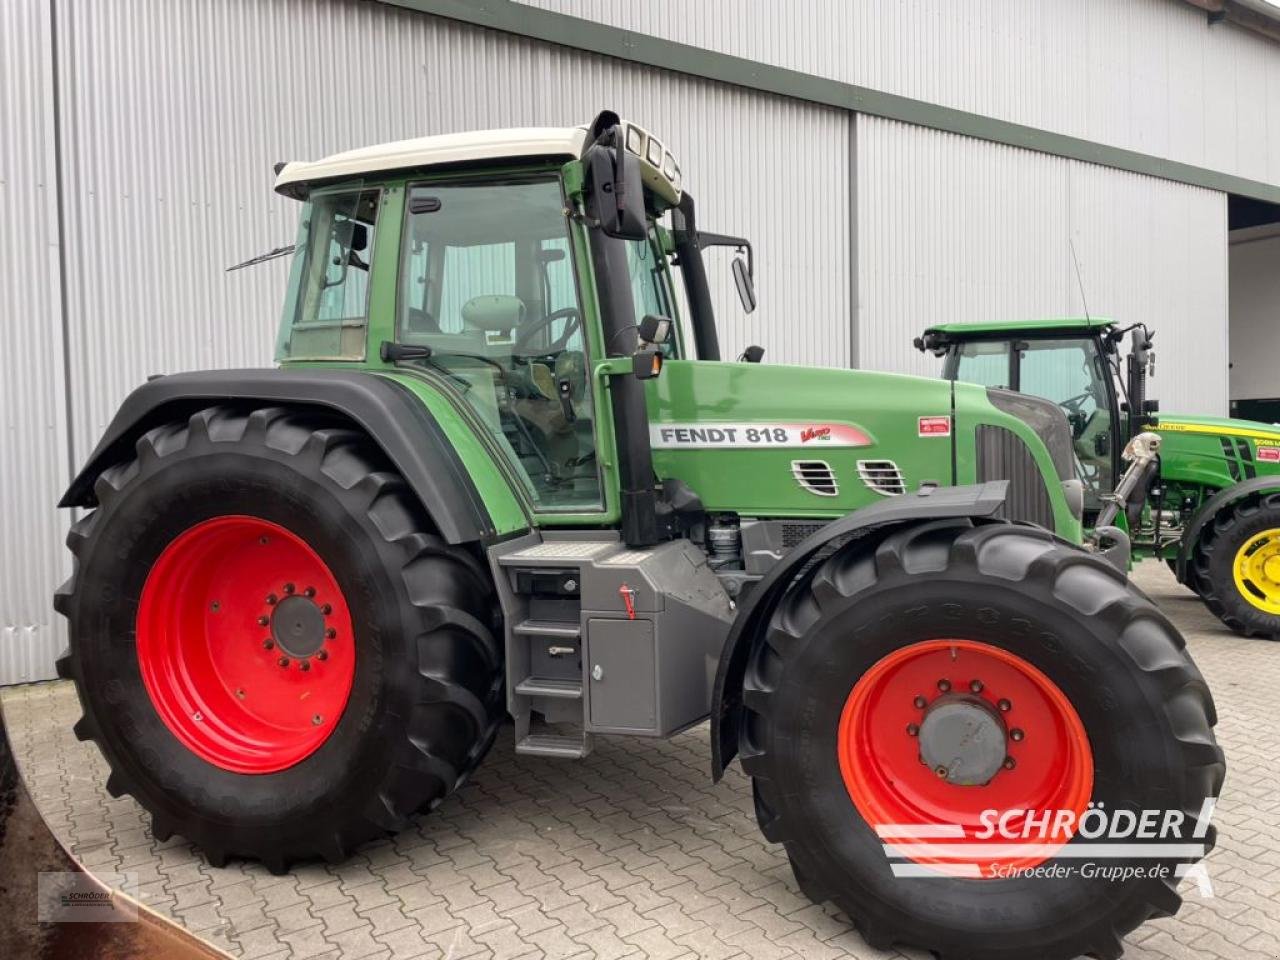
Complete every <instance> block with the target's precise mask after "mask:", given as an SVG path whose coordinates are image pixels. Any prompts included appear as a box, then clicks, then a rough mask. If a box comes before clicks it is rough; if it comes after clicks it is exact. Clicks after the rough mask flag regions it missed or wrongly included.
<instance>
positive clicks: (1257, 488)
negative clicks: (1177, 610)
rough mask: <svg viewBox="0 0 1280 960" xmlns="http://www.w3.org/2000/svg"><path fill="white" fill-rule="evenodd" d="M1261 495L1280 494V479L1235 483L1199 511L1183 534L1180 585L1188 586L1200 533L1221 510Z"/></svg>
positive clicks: (1277, 477)
mask: <svg viewBox="0 0 1280 960" xmlns="http://www.w3.org/2000/svg"><path fill="white" fill-rule="evenodd" d="M1258 493H1280V476H1271V477H1250V478H1249V479H1247V480H1241V481H1240V482H1239V483H1233V484H1232V485H1231V486H1229V487H1223V488H1222V489H1221V490H1219V491H1218V492H1217V493H1215V494H1214V495H1213V496H1212V497H1210V498H1209V499H1208V500H1206V501H1205V502H1204V504H1203V505H1202V506H1201V507H1200V509H1199V510H1197V511H1196V512H1195V515H1194V516H1192V518H1191V522H1190V523H1189V524H1187V529H1186V530H1185V531H1184V532H1183V534H1182V545H1181V546H1180V547H1179V548H1178V559H1177V562H1176V564H1175V567H1176V569H1175V570H1174V573H1175V575H1176V576H1177V578H1178V582H1179V583H1186V573H1187V565H1188V564H1189V563H1190V561H1191V555H1192V553H1194V552H1195V549H1196V544H1197V543H1199V542H1200V534H1201V533H1203V532H1204V528H1205V527H1206V526H1208V525H1209V522H1210V521H1211V520H1212V519H1213V518H1214V517H1215V516H1216V515H1217V514H1218V511H1220V510H1222V509H1223V508H1224V507H1229V506H1231V505H1233V504H1235V503H1238V502H1240V501H1241V500H1243V499H1244V498H1245V497H1251V496H1253V495H1254V494H1258Z"/></svg>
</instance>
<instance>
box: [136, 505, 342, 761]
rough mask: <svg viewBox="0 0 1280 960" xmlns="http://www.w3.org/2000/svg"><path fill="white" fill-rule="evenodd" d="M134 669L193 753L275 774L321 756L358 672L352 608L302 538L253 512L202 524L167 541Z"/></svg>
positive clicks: (143, 615) (146, 598)
mask: <svg viewBox="0 0 1280 960" xmlns="http://www.w3.org/2000/svg"><path fill="white" fill-rule="evenodd" d="M137 650H138V666H139V668H140V670H141V672H142V682H143V683H144V684H145V686H146V688H147V693H148V695H149V696H150V697H151V703H152V704H153V705H154V706H155V709H156V712H157V713H158V714H159V715H160V719H161V720H163V721H164V724H165V726H166V727H168V728H169V730H170V731H171V732H172V733H173V735H174V736H176V737H177V738H178V739H179V740H180V741H182V743H183V744H184V745H185V746H186V747H187V749H189V750H190V751H191V752H192V753H194V754H196V755H197V756H199V757H200V758H201V759H203V760H207V761H208V762H209V763H211V764H214V765H215V766H218V767H221V768H222V769H224V770H232V771H234V772H236V773H274V772H275V771H278V770H283V769H285V768H286V767H291V766H293V765H294V764H295V763H298V762H299V761H301V760H303V759H304V758H306V757H308V756H310V755H311V754H312V753H314V752H315V751H316V750H317V749H318V748H319V747H320V745H321V744H323V743H324V742H325V740H327V739H328V738H329V735H330V734H331V733H332V732H333V730H334V728H335V727H336V726H337V723H338V719H339V718H340V717H341V715H342V711H343V709H344V708H345V707H346V704H347V698H348V697H349V696H350V694H351V683H352V679H353V677H354V675H355V643H354V635H353V631H352V627H351V614H350V611H349V610H348V608H347V603H346V600H345V598H344V597H343V595H342V591H341V590H340V589H339V587H338V583H337V581H336V580H335V579H334V577H333V574H332V573H331V572H330V571H329V568H328V567H327V566H326V565H325V563H324V561H323V560H321V559H320V557H319V555H317V554H316V552H315V551H314V550H313V549H311V547H310V546H308V545H307V543H306V542H305V541H303V540H302V539H301V538H300V537H298V536H297V535H295V534H293V533H291V532H290V531H288V530H286V529H285V528H284V527H281V526H279V525H278V524H274V523H270V522H268V521H266V520H260V519H258V518H256V517H246V516H228V517H217V518H215V519H213V520H206V521H204V522H203V523H199V524H197V525H196V526H194V527H192V528H191V529H189V530H187V531H185V532H183V533H182V534H180V535H179V536H178V537H177V538H176V539H175V540H174V541H173V542H172V543H170V544H169V545H168V546H167V547H165V549H164V551H163V552H162V553H161V554H160V557H159V558H158V559H157V560H156V562H155V565H154V566H153V567H152V568H151V572H150V573H149V574H148V575H147V581H146V583H145V584H144V585H143V588H142V597H141V599H140V600H139V603H138V620H137Z"/></svg>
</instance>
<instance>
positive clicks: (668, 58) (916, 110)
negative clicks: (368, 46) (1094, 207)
mask: <svg viewBox="0 0 1280 960" xmlns="http://www.w3.org/2000/svg"><path fill="white" fill-rule="evenodd" d="M378 2H380V3H384V4H386V5H388V6H393V7H400V8H403V9H405V10H412V11H416V12H418V13H424V14H430V15H431V16H435V17H442V18H444V19H446V20H454V21H457V22H459V23H466V24H470V25H472V26H477V27H484V28H486V29H490V30H497V31H501V32H503V33H509V34H512V35H514V36H519V37H526V38H528V39H531V40H539V41H542V42H544V43H552V44H556V45H559V46H562V47H568V48H570V49H572V50H580V51H582V52H585V53H591V54H595V55H597V56H606V57H613V58H615V59H618V60H625V61H628V62H631V63H638V64H643V65H645V66H649V67H658V68H661V69H664V70H670V71H673V72H675V73H683V74H687V75H689V76H692V77H700V78H702V79H705V80H713V81H716V82H718V83H727V84H731V85H733V86H737V87H743V88H745V89H748V90H755V91H758V92H760V93H767V94H774V95H776V96H782V97H790V98H792V99H795V100H802V101H805V102H807V103H813V104H819V105H821V106H827V107H835V108H838V109H843V110H850V111H853V112H855V113H865V114H867V115H868V116H874V117H884V118H886V119H889V120H899V121H902V122H903V123H911V124H915V125H916V126H921V127H928V128H930V129H932V130H941V131H944V132H946V133H955V134H959V135H961V136H966V137H974V138H976V139H979V140H987V141H989V142H991V143H1000V144H1005V145H1007V146H1011V147H1021V148H1023V149H1026V150H1035V151H1037V152H1039V153H1047V154H1050V155H1052V156H1058V157H1065V158H1067V159H1070V160H1080V161H1083V162H1085V163H1094V164H1098V165H1099V166H1104V167H1111V168H1113V169H1117V170H1126V171H1129V172H1131V173H1139V174H1144V175H1146V176H1151V177H1159V178H1161V179H1164V180H1172V181H1174V182H1176V183H1186V184H1189V185H1191V186H1196V187H1204V188H1206V189H1209V190H1217V191H1220V192H1222V193H1234V194H1238V195H1240V196H1245V197H1253V198H1255V199H1257V200H1265V201H1266V202H1268V203H1280V184H1272V183H1266V182H1264V181H1261V180H1250V179H1248V178H1246V177H1238V176H1235V175H1232V174H1228V173H1223V172H1221V171H1218V170H1211V169H1209V168H1207V167H1198V166H1194V165H1193V164H1188V163H1179V162H1178V161H1176V160H1170V159H1168V158H1165V157H1159V156H1155V155H1153V154H1148V153H1140V152H1138V151H1136V150H1125V149H1123V148H1120V147H1112V146H1107V145H1105V144H1101V143H1096V142H1094V141H1092V140H1084V139H1081V138H1079V137H1071V136H1067V135H1065V134H1061V133H1053V132H1051V131H1049V130H1042V129H1040V128H1038V127H1031V126H1027V125H1025V124H1020V123H1011V122H1010V121H1007V120H997V119H995V118H994V117H987V116H983V115H981V114H977V113H969V112H967V111H964V110H955V109H952V108H950V107H943V106H939V105H937V104H934V103H927V102H925V101H923V100H914V99H912V98H910V97H902V96H898V95H897V94H893V93H886V92H884V91H883V90H873V89H871V88H870V87H863V86H858V85H857V84H852V83H843V82H841V81H838V80H832V79H829V78H827V77H819V76H816V75H814V74H810V73H802V72H800V71H798V70H789V69H787V68H785V67H775V66H771V65H769V64H765V63H758V62H756V61H754V60H747V59H745V58H743V57H735V56H731V55H729V54H725V53H718V52H716V51H714V50H707V49H704V48H702V47H694V46H690V45H688V44H684V43H676V42H675V41H673V40H664V39H661V38H659V37H652V36H649V35H647V34H643V33H636V32H634V31H631V30H624V29H622V28H620V27H612V26H608V25H605V24H601V23H596V22H595V21H593V20H585V19H583V18H581V17H573V16H569V15H568V14H564V13H556V12H555V11H552V10H544V9H542V8H540V7H533V6H529V5H527V4H523V3H518V2H515V0H378ZM1187 2H1192V0H1187ZM1204 2H1216V0H1204ZM1221 2H1224V3H1226V5H1227V6H1233V5H1238V0H1221Z"/></svg>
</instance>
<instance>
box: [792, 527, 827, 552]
mask: <svg viewBox="0 0 1280 960" xmlns="http://www.w3.org/2000/svg"><path fill="white" fill-rule="evenodd" d="M824 526H826V524H824V523H800V522H797V521H794V520H784V521H783V522H782V548H783V549H784V550H790V549H791V548H792V547H794V546H796V545H797V544H798V543H800V541H802V540H804V539H805V538H806V537H808V536H811V535H813V534H815V533H817V532H818V531H819V530H821V529H822V528H823V527H824Z"/></svg>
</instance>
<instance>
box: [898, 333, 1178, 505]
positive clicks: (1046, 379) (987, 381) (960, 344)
mask: <svg viewBox="0 0 1280 960" xmlns="http://www.w3.org/2000/svg"><path fill="white" fill-rule="evenodd" d="M1130 330H1131V331H1132V333H1133V341H1132V344H1133V345H1132V350H1131V353H1130V356H1129V360H1128V372H1127V374H1126V375H1122V374H1121V368H1120V358H1119V344H1120V341H1121V340H1123V339H1124V335H1125V333H1126V332H1129V331H1130ZM915 344H916V347H917V348H918V349H920V350H921V351H929V352H932V353H933V354H935V355H936V356H939V357H942V358H943V377H945V378H946V379H948V380H959V381H964V382H969V383H977V384H981V385H983V386H986V387H997V388H1000V389H1005V390H1016V391H1018V392H1020V393H1027V394H1031V395H1032V396H1037V397H1043V398H1045V399H1047V400H1052V401H1053V402H1054V403H1056V404H1057V405H1058V406H1059V407H1060V408H1061V409H1062V411H1063V413H1065V414H1066V417H1067V421H1068V422H1069V423H1070V425H1071V436H1072V448H1073V454H1074V458H1075V463H1076V470H1077V473H1078V475H1079V477H1080V479H1081V480H1082V481H1083V482H1084V485H1085V512H1086V515H1087V516H1095V515H1096V514H1097V512H1098V511H1099V510H1100V509H1101V507H1102V504H1103V503H1104V501H1105V499H1106V498H1107V497H1108V496H1109V495H1110V494H1111V493H1112V492H1113V491H1114V490H1115V487H1116V484H1117V482H1118V481H1119V479H1120V476H1121V473H1122V472H1123V466H1122V463H1121V452H1122V451H1123V450H1124V447H1125V444H1126V443H1128V441H1129V439H1130V438H1131V437H1132V436H1134V435H1135V434H1137V433H1138V432H1140V431H1141V430H1142V428H1143V427H1144V426H1147V425H1150V424H1152V423H1153V422H1154V418H1153V417H1152V416H1151V415H1152V414H1154V413H1155V410H1156V404H1155V401H1148V400H1146V398H1145V380H1146V376H1147V372H1148V370H1149V369H1150V367H1151V364H1152V361H1153V359H1154V356H1153V354H1152V353H1151V334H1150V333H1149V332H1148V331H1147V329H1146V328H1145V327H1143V326H1141V325H1135V326H1134V327H1130V328H1119V327H1117V325H1116V324H1115V323H1113V322H1112V321H1110V320H1107V319H1104V318H1100V317H1083V318H1065V319H1051V320H1027V321H1018V322H1013V323H999V324H995V323H992V324H979V323H973V324H967V323H953V324H942V325H939V326H935V327H930V328H929V329H928V330H926V331H925V332H924V334H923V336H921V337H919V338H917V339H916V341H915ZM1134 411H1137V412H1136V413H1134Z"/></svg>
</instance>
